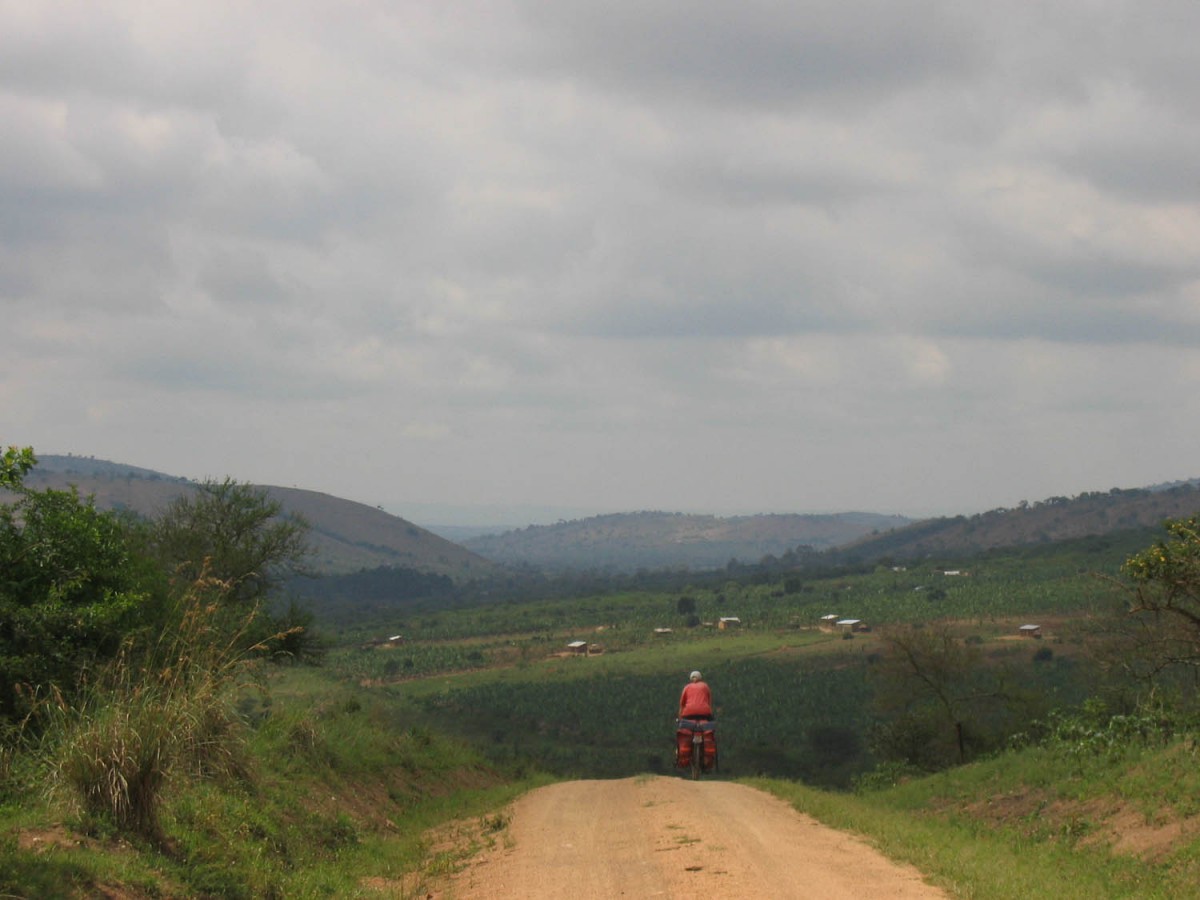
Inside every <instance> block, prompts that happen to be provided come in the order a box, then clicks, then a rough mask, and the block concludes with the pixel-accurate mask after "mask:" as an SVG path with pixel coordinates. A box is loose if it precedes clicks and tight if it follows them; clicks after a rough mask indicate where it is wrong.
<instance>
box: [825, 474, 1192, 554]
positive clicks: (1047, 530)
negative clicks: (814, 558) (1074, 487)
mask: <svg viewBox="0 0 1200 900" xmlns="http://www.w3.org/2000/svg"><path fill="white" fill-rule="evenodd" d="M1197 514H1200V487H1197V484H1196V482H1194V481H1183V482H1174V483H1172V484H1171V485H1160V486H1157V487H1151V488H1136V489H1128V490H1122V489H1119V488H1113V489H1112V490H1111V491H1103V492H1101V491H1095V492H1090V493H1083V494H1080V495H1078V496H1076V497H1051V498H1049V499H1047V500H1043V501H1040V502H1037V503H1022V504H1020V505H1019V506H1017V507H1014V508H1012V509H993V510H990V511H988V512H985V513H979V514H978V515H974V516H955V517H953V518H939V519H927V520H925V521H921V522H916V523H913V524H911V525H908V526H906V527H904V528H898V529H896V530H895V531H891V532H888V533H886V534H878V535H871V536H868V537H863V538H862V539H860V540H858V541H856V542H854V543H852V544H849V545H847V546H845V547H842V548H840V549H839V550H838V551H837V553H838V555H840V556H843V557H847V558H856V559H882V558H885V557H891V558H893V559H897V560H901V559H920V558H923V557H929V556H937V555H944V556H960V557H961V556H969V555H971V554H975V553H980V552H985V551H988V550H994V549H999V548H1005V547H1020V546H1029V545H1035V544H1047V543H1051V542H1053V541H1062V540H1071V539H1075V538H1082V537H1090V536H1096V535H1105V534H1111V533H1113V532H1118V531H1133V530H1137V529H1152V528H1158V527H1160V526H1161V525H1162V524H1163V522H1165V521H1166V520H1167V519H1182V518H1187V517H1189V516H1193V515H1197Z"/></svg>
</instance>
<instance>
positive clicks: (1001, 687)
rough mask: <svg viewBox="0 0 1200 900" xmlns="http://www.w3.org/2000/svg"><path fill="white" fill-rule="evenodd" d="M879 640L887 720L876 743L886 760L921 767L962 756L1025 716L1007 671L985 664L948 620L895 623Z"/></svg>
mask: <svg viewBox="0 0 1200 900" xmlns="http://www.w3.org/2000/svg"><path fill="white" fill-rule="evenodd" d="M883 644H884V647H885V652H884V654H883V657H882V659H881V661H880V663H879V664H878V665H877V666H875V667H874V669H873V673H874V675H875V681H876V684H877V692H876V703H877V705H878V706H879V708H880V710H881V711H882V712H883V713H884V714H885V716H886V717H887V721H886V723H885V724H883V725H881V726H879V727H878V728H877V729H876V731H875V734H874V735H873V744H874V749H875V751H876V752H877V753H879V754H880V755H881V756H882V757H884V758H885V759H893V760H898V759H899V760H904V761H905V762H908V763H911V764H913V765H917V766H920V767H922V768H926V769H937V768H941V767H943V766H947V765H952V764H954V763H961V762H965V761H967V759H968V758H969V757H970V756H971V755H972V753H973V752H975V751H978V750H986V749H990V748H991V747H992V746H993V745H995V744H996V743H998V742H999V741H1000V740H1001V739H1002V738H1003V736H1004V735H1005V734H1006V733H1007V731H1008V730H1010V728H1011V727H1013V723H1014V722H1021V723H1023V722H1024V720H1025V719H1026V718H1027V717H1028V716H1027V713H1028V710H1027V708H1026V707H1025V702H1026V701H1025V698H1021V697H1018V695H1017V694H1016V693H1015V692H1013V691H1012V690H1011V689H1010V688H1009V687H1008V686H1007V684H1006V681H1007V678H1006V675H1007V673H1006V672H1005V671H1004V670H1003V669H1002V668H999V667H996V666H989V665H986V664H985V663H984V660H983V658H982V654H981V652H980V650H979V648H978V647H977V646H974V645H972V644H969V643H967V642H966V641H963V640H961V639H959V638H958V637H956V636H955V635H954V633H953V632H952V631H951V629H950V628H949V627H948V626H946V625H938V626H932V627H926V628H917V627H908V628H898V629H896V630H894V631H890V632H888V633H885V634H884V636H883Z"/></svg>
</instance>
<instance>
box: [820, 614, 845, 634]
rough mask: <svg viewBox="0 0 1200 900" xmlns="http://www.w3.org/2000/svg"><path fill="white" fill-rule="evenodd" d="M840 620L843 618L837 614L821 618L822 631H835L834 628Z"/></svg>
mask: <svg viewBox="0 0 1200 900" xmlns="http://www.w3.org/2000/svg"><path fill="white" fill-rule="evenodd" d="M840 618H841V616H839V615H838V614H837V613H830V614H829V615H827V616H821V630H822V631H833V630H834V627H835V626H836V625H837V622H838V619H840Z"/></svg>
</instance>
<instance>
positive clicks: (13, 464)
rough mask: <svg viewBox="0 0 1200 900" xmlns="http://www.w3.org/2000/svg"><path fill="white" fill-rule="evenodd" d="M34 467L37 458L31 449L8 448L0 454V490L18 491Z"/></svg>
mask: <svg viewBox="0 0 1200 900" xmlns="http://www.w3.org/2000/svg"><path fill="white" fill-rule="evenodd" d="M35 465H37V457H36V456H34V455H33V448H32V447H9V448H8V449H6V450H5V451H4V452H3V453H2V454H0V488H8V489H10V490H19V489H20V488H21V487H22V484H23V482H24V479H25V476H26V475H27V474H28V473H29V470H30V469H32V468H33V467H34V466H35Z"/></svg>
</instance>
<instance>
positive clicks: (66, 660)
mask: <svg viewBox="0 0 1200 900" xmlns="http://www.w3.org/2000/svg"><path fill="white" fill-rule="evenodd" d="M22 465H23V464H21V463H18V465H17V468H18V469H20V468H21V466H22ZM25 471H28V470H27V469H26V470H25ZM21 474H22V475H23V472H22V473H21ZM16 485H17V486H18V487H19V485H20V478H19V477H18V478H17V479H16ZM19 489H20V494H19V496H18V498H17V500H16V501H15V502H14V503H11V504H5V505H0V716H2V717H4V718H7V719H9V720H10V721H11V720H12V719H14V718H18V717H21V716H23V715H25V714H26V713H28V712H29V711H30V709H31V697H32V696H33V695H34V694H36V693H44V692H46V691H49V690H57V691H58V692H59V693H61V694H63V695H70V694H72V693H73V692H74V691H75V690H76V688H78V686H79V682H80V679H81V677H82V676H83V674H84V673H85V672H86V671H88V670H89V669H90V668H91V667H92V666H93V665H95V664H97V663H100V662H103V661H104V660H107V659H111V658H112V657H113V656H115V655H116V654H117V652H118V651H119V650H120V648H121V646H122V644H123V642H124V641H125V640H126V639H127V638H128V637H130V636H131V635H132V634H134V633H136V632H137V631H138V630H139V629H148V628H150V627H153V624H154V623H155V622H156V621H159V616H160V614H161V611H162V607H161V600H162V593H161V591H160V590H157V588H158V587H160V585H156V583H155V578H154V570H153V568H152V567H150V566H149V565H147V561H146V559H145V558H143V557H140V556H139V554H138V550H137V541H136V536H135V534H134V530H133V529H134V526H133V525H132V524H131V523H129V522H127V521H126V520H124V519H123V518H122V517H120V516H119V515H117V514H114V513H107V512H103V511H100V510H97V509H96V508H95V506H94V504H93V503H92V501H91V500H82V499H80V497H79V496H78V494H77V493H76V492H75V491H74V490H71V491H57V490H45V491H31V490H27V489H25V488H23V487H20V488H19Z"/></svg>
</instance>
